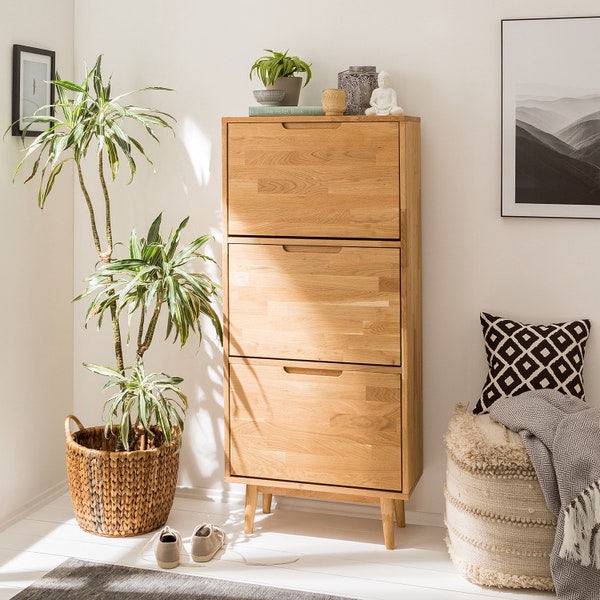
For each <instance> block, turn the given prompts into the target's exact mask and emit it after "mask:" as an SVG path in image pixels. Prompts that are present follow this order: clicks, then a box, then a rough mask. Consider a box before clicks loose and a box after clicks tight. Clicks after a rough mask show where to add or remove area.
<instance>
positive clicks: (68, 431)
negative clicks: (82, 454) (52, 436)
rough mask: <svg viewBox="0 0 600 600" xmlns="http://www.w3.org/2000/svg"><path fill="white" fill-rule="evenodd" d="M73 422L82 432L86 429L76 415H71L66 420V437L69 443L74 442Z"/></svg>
mask: <svg viewBox="0 0 600 600" xmlns="http://www.w3.org/2000/svg"><path fill="white" fill-rule="evenodd" d="M71 421H75V424H76V425H77V427H79V429H80V430H81V429H85V427H84V426H83V424H82V423H81V421H80V420H79V419H78V418H77V417H76V416H75V415H69V416H68V417H67V418H66V419H65V436H66V437H67V440H69V441H73V434H72V433H71Z"/></svg>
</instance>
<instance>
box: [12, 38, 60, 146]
mask: <svg viewBox="0 0 600 600" xmlns="http://www.w3.org/2000/svg"><path fill="white" fill-rule="evenodd" d="M55 60H56V53H55V52H54V51H53V50H44V49H42V48H32V47H31V46H23V45H21V44H14V45H13V81H12V123H13V124H12V134H13V135H18V136H22V135H26V136H37V135H39V134H40V133H41V132H42V131H44V130H45V129H48V127H49V124H48V123H35V124H31V125H30V126H29V127H27V126H28V125H29V124H30V123H31V121H30V119H29V118H28V117H31V116H32V115H34V114H36V115H38V116H39V115H42V116H52V114H53V113H52V110H51V109H50V105H51V104H53V103H54V85H53V84H52V81H53V80H54V78H55Z"/></svg>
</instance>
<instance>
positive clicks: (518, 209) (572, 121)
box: [501, 17, 600, 219]
mask: <svg viewBox="0 0 600 600" xmlns="http://www.w3.org/2000/svg"><path fill="white" fill-rule="evenodd" d="M501 26H502V191H501V196H502V199H501V215H502V216H503V217H558V218H591V219H599V218H600V68H599V66H598V57H599V56H600V17H564V18H563V17H556V18H536V19H505V20H503V21H502V23H501Z"/></svg>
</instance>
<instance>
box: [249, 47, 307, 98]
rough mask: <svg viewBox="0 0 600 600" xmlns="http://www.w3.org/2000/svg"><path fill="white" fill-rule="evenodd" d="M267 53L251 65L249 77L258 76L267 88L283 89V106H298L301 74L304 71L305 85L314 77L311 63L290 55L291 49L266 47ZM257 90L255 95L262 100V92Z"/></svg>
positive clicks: (268, 89)
mask: <svg viewBox="0 0 600 600" xmlns="http://www.w3.org/2000/svg"><path fill="white" fill-rule="evenodd" d="M265 52H268V53H269V54H266V55H264V56H261V57H259V58H257V59H256V60H255V61H254V63H253V64H252V66H251V67H250V73H249V77H250V79H252V78H253V77H254V76H256V77H258V79H260V81H261V82H262V83H263V85H264V86H265V89H266V90H267V92H268V91H270V90H283V91H284V96H283V99H282V100H280V101H279V104H281V105H282V106H297V105H298V99H299V97H300V89H301V88H302V87H303V85H302V77H300V76H299V74H301V73H304V74H305V75H306V80H305V81H304V86H306V85H307V84H308V82H309V81H310V79H311V77H312V71H311V69H310V67H311V65H310V64H309V63H307V62H306V61H305V60H302V59H301V58H299V57H298V56H290V55H289V54H288V52H289V50H286V51H285V52H277V51H275V50H269V49H265ZM260 91H261V90H256V91H255V93H254V96H255V97H256V99H257V100H258V101H259V102H260V93H259V92H260Z"/></svg>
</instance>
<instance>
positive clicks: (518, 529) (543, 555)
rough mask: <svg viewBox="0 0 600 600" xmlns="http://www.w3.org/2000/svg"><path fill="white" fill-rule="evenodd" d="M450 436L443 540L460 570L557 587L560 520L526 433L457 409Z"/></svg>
mask: <svg viewBox="0 0 600 600" xmlns="http://www.w3.org/2000/svg"><path fill="white" fill-rule="evenodd" d="M445 441H446V452H447V456H448V470H447V474H446V486H445V490H444V492H445V496H446V527H447V530H448V535H447V538H446V542H447V544H448V550H449V553H450V557H451V559H452V562H453V563H454V565H455V566H456V568H457V569H458V570H459V571H460V572H461V573H462V574H463V575H464V576H465V577H466V578H467V579H468V580H469V581H471V582H472V583H476V584H478V585H486V586H494V587H508V588H536V589H539V590H547V591H551V590H553V589H554V585H553V583H552V577H551V575H550V563H549V559H550V551H551V550H552V545H553V543H554V535H555V531H556V519H555V518H554V516H553V515H552V513H550V512H549V511H548V508H547V507H546V502H545V501H544V496H543V494H542V490H541V488H540V484H539V482H538V480H537V477H536V475H535V471H534V469H533V466H532V464H531V461H530V460H529V457H528V456H527V452H526V451H525V447H524V446H523V442H522V441H521V438H520V437H519V436H518V435H517V434H516V433H513V432H512V431H510V430H508V429H507V428H506V427H504V426H503V425H500V424H498V423H495V422H494V421H492V420H491V419H490V417H489V415H474V414H472V413H471V412H470V411H468V412H467V410H466V409H465V408H464V407H462V406H458V407H457V408H456V411H455V414H454V416H453V417H452V419H451V421H450V424H449V427H448V431H447V433H446V436H445Z"/></svg>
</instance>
